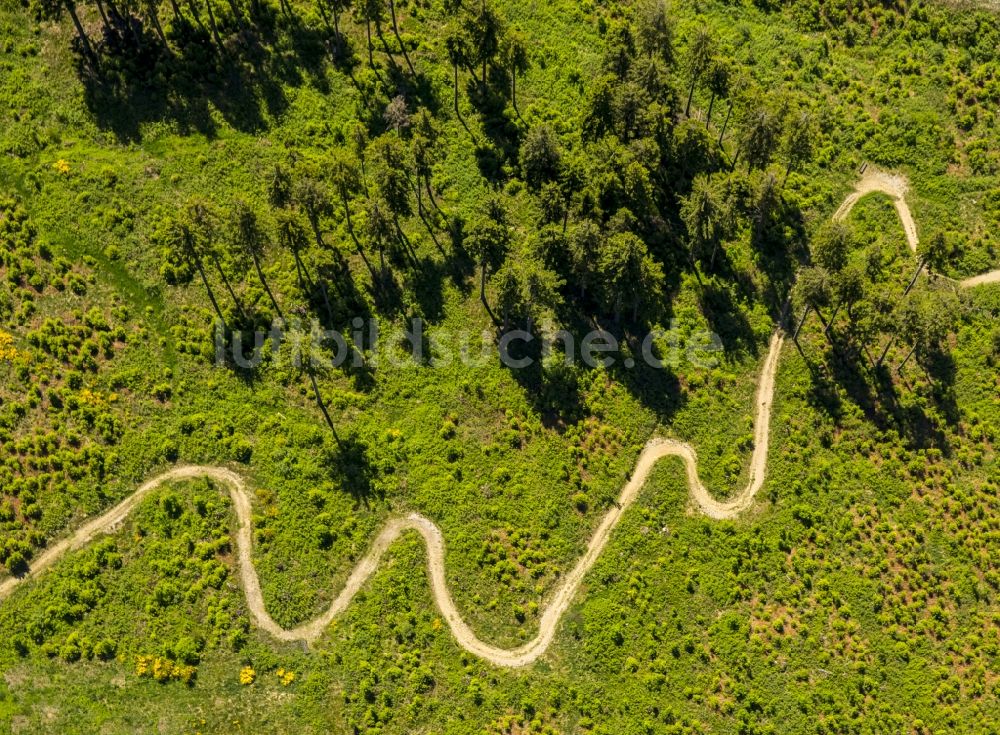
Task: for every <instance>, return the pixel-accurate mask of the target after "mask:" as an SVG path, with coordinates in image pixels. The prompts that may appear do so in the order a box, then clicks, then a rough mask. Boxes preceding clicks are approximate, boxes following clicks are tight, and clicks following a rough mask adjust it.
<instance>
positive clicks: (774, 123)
mask: <svg viewBox="0 0 1000 735" xmlns="http://www.w3.org/2000/svg"><path fill="white" fill-rule="evenodd" d="M780 133H781V121H780V119H779V118H778V116H776V115H775V114H773V113H772V112H771V111H770V110H768V109H767V108H766V107H760V108H758V109H757V110H756V111H754V112H753V113H752V114H751V115H750V119H749V120H748V121H747V125H746V128H745V129H744V131H743V143H742V147H741V149H740V150H742V151H744V152H745V153H746V157H747V168H748V169H750V170H752V169H755V168H764V167H766V166H767V164H768V163H769V162H770V161H771V156H773V155H774V150H775V147H776V146H777V144H778V136H779V135H780ZM739 155H740V151H737V153H736V158H735V159H733V168H736V162H737V161H738V160H739Z"/></svg>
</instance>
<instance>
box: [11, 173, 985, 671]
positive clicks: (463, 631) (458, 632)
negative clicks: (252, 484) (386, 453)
mask: <svg viewBox="0 0 1000 735" xmlns="http://www.w3.org/2000/svg"><path fill="white" fill-rule="evenodd" d="M906 190H907V188H906V182H905V179H902V178H901V177H899V176H894V175H891V174H886V173H884V172H881V171H877V170H872V171H870V172H868V173H867V174H866V175H865V176H864V177H863V178H862V179H861V180H860V182H859V183H858V185H857V187H856V188H855V190H854V191H853V192H852V193H851V194H850V195H849V196H848V197H847V199H845V201H844V203H843V204H842V205H841V207H840V209H838V210H837V212H836V214H835V215H834V218H835V219H842V218H844V217H846V216H847V214H848V213H849V212H850V210H851V208H852V207H853V206H854V204H855V203H857V201H858V200H859V199H860V198H861V197H862V196H864V195H865V194H868V193H870V192H873V191H881V192H883V193H885V194H888V195H889V196H890V197H892V198H893V200H894V203H895V205H896V209H897V211H898V212H899V215H900V220H901V222H902V223H903V228H904V231H905V232H906V237H907V242H908V243H909V246H910V248H911V249H912V250H914V251H916V247H917V233H916V226H915V225H914V223H913V218H912V216H911V215H910V210H909V207H908V206H907V204H906V201H905V199H904V195H905V193H906ZM996 282H1000V271H994V272H992V273H989V274H985V275H983V276H977V277H976V278H971V279H968V280H966V281H963V282H961V284H960V285H961V286H963V287H972V286H977V285H980V284H982V283H996ZM783 344H784V336H783V334H782V332H781V330H780V329H779V330H778V331H776V332H775V334H774V335H773V336H772V337H771V342H770V345H769V347H768V352H767V356H766V357H765V359H764V366H763V369H762V371H761V376H760V381H759V383H758V386H757V393H756V397H755V399H754V407H755V414H754V448H753V453H752V455H751V458H750V474H749V480H748V482H747V485H746V487H745V488H743V489H742V490H741V491H740V492H739V493H737V494H736V495H735V496H734V497H732V498H731V499H729V500H726V501H719V500H716V499H715V498H713V497H712V495H711V493H710V492H709V491H708V489H707V488H706V487H705V486H704V485H703V484H702V483H701V480H700V479H699V477H698V456H697V454H696V453H695V450H694V447H692V446H691V445H690V444H686V443H684V442H679V441H676V440H673V439H663V438H654V439H652V440H650V441H649V443H647V444H646V446H645V447H643V449H642V451H641V452H640V454H639V458H638V460H637V461H636V465H635V468H634V469H633V471H632V473H631V476H630V478H629V480H628V482H626V484H625V486H624V487H623V488H622V491H621V494H620V495H619V496H618V503H617V505H615V506H613V507H612V508H611V509H610V510H609V511H608V512H607V513H606V514H605V516H604V518H603V519H602V520H601V522H600V524H599V525H598V527H597V529H596V530H595V531H594V535H593V536H592V537H591V539H590V542H589V543H588V544H587V549H586V552H585V553H584V554H583V556H582V557H580V559H579V560H578V561H577V562H576V564H575V565H574V566H573V568H572V570H571V571H570V572H569V573H568V574H567V575H566V576H565V577H563V578H562V580H561V581H560V583H559V585H558V586H557V587H556V589H555V592H554V593H553V596H552V599H551V600H550V601H549V603H548V605H547V606H546V608H545V610H544V612H543V613H542V616H541V620H540V623H539V628H538V634H537V635H536V636H535V637H534V638H533V639H532V640H531V641H529V642H528V643H525V644H524V645H522V646H520V647H518V648H514V649H504V648H497V647H496V646H491V645H490V644H488V643H485V642H484V641H482V640H480V639H479V638H478V637H477V636H476V634H475V633H474V632H473V631H472V629H471V628H470V627H469V626H468V625H467V624H466V623H465V621H464V620H462V617H461V615H460V614H459V611H458V608H457V607H456V606H455V602H454V600H452V597H451V592H450V591H449V589H448V583H447V580H446V577H445V542H444V538H443V537H442V535H441V531H440V529H439V528H438V527H437V526H436V525H435V524H434V523H433V522H432V521H430V520H429V519H427V518H425V517H424V516H421V515H419V514H417V513H411V514H409V515H407V516H403V517H399V518H394V519H391V520H390V521H389V522H388V523H387V524H386V526H385V527H384V528H383V529H382V531H381V532H380V533H379V535H378V536H377V537H376V538H375V540H374V541H373V542H372V545H371V547H370V548H369V550H368V552H367V553H366V554H365V556H364V557H363V558H362V559H361V560H360V561H359V562H358V564H357V566H355V568H354V570H353V571H352V572H351V575H350V576H349V577H348V579H347V583H346V584H345V586H344V588H343V590H341V592H340V594H338V595H337V597H336V599H335V600H334V601H333V602H332V603H331V604H330V607H329V608H328V609H327V610H326V612H324V613H323V614H322V615H320V616H319V617H317V618H315V619H313V620H311V621H309V622H306V623H303V624H302V625H300V626H298V627H296V628H292V629H286V628H283V627H281V626H280V625H278V624H277V623H276V622H275V621H274V619H273V618H272V617H271V616H270V615H269V614H268V612H267V609H266V607H265V605H264V598H263V595H262V594H261V589H260V580H259V578H258V576H257V568H256V567H255V566H254V563H253V536H252V525H251V524H252V521H251V518H252V513H251V500H250V495H249V493H248V492H247V488H246V485H245V483H244V481H243V478H242V477H240V475H238V474H236V473H235V472H233V471H232V470H229V469H226V468H223V467H198V466H182V467H177V468H174V469H172V470H169V471H167V472H164V473H163V474H161V475H159V476H157V477H155V478H153V479H152V480H149V481H148V482H146V483H145V484H143V485H142V486H141V487H140V488H139V489H138V490H136V491H135V492H134V493H133V494H132V495H130V496H129V497H128V498H126V499H125V500H123V501H122V502H121V503H119V504H118V505H116V506H115V507H114V508H112V509H111V510H109V511H107V512H106V513H104V514H103V515H101V516H98V517H97V518H94V519H92V520H90V521H88V522H87V523H85V524H84V525H83V526H81V527H80V528H79V529H77V530H76V531H75V532H74V533H73V534H72V535H70V536H69V537H67V538H65V539H62V540H61V541H58V542H56V543H54V544H52V545H51V546H49V547H48V548H47V549H46V550H45V551H44V552H42V553H41V554H39V555H38V556H37V557H36V558H35V559H34V560H33V563H32V565H31V568H30V570H29V571H28V572H27V574H25V575H24V576H22V577H8V578H6V579H4V580H3V581H0V601H2V600H4V599H6V598H7V597H9V596H10V595H11V593H12V592H13V591H14V589H15V588H17V587H18V586H19V585H21V584H22V583H24V582H26V581H28V580H29V579H33V578H35V577H37V576H38V575H40V574H41V573H43V572H44V571H45V570H46V569H48V568H49V567H50V566H52V564H54V563H55V562H56V561H57V560H58V559H60V558H61V557H62V556H63V555H65V554H66V553H67V552H69V551H73V550H75V549H80V548H82V547H84V546H86V545H87V544H89V543H90V542H91V541H92V540H93V539H94V538H95V537H96V536H98V535H100V534H104V533H109V532H112V531H114V530H115V529H116V528H118V527H120V525H121V524H122V522H123V521H124V520H125V519H126V518H127V517H128V516H129V514H131V512H132V511H133V510H134V509H135V508H136V507H137V506H138V505H139V503H140V502H142V500H143V499H144V498H145V497H146V496H148V495H149V494H150V493H152V492H153V491H155V490H156V489H157V488H159V487H160V486H161V485H163V484H164V483H167V482H173V481H177V480H186V479H193V478H200V477H205V478H209V479H210V480H213V481H215V482H218V483H220V484H222V485H225V486H226V487H227V488H228V489H229V494H230V497H231V498H232V503H233V507H234V509H235V512H236V518H237V523H238V528H237V532H236V551H237V558H238V566H239V574H240V581H241V583H242V585H243V590H244V594H245V595H246V600H247V606H248V609H249V611H250V616H251V618H252V619H253V621H254V623H255V624H256V625H257V626H258V627H259V628H261V629H262V630H265V631H267V632H268V633H270V634H271V635H272V636H274V637H275V638H277V639H279V640H284V641H296V640H301V641H306V642H313V641H315V640H316V639H318V638H319V637H320V636H321V635H323V632H324V631H325V630H326V629H327V628H328V627H329V625H330V623H331V622H332V621H333V620H334V618H336V617H337V616H338V615H339V614H340V613H341V612H343V611H344V610H345V609H346V608H347V606H348V605H349V604H350V602H351V600H352V599H354V596H355V595H356V594H357V593H358V591H359V590H360V589H361V587H362V585H364V583H365V582H366V581H367V580H368V578H369V577H371V576H372V574H374V573H375V571H376V570H377V569H378V565H379V562H380V561H381V559H382V555H383V554H384V553H385V552H386V550H387V549H388V548H389V546H391V545H392V543H393V542H394V541H395V540H396V539H397V538H399V536H400V535H401V534H403V533H405V532H406V531H416V532H417V533H419V534H420V536H421V537H422V538H423V540H424V543H425V544H426V546H427V567H428V573H429V576H430V583H431V592H432V594H433V596H434V600H435V602H436V604H437V606H438V608H439V610H440V611H441V614H442V615H443V616H444V618H445V620H446V621H447V623H448V626H449V627H450V629H451V632H452V634H453V635H454V637H455V640H456V641H457V642H458V644H459V645H460V646H462V648H464V649H466V650H467V651H469V652H471V653H473V654H475V655H477V656H479V657H481V658H483V659H485V660H487V661H489V662H490V663H493V664H495V665H497V666H505V667H520V666H526V665H528V664H530V663H532V662H533V661H535V660H536V659H538V658H539V657H540V656H541V655H543V654H544V653H545V651H546V650H547V649H548V647H549V644H550V643H551V642H552V639H553V638H554V636H555V634H556V629H557V627H558V624H559V620H560V619H561V618H562V615H563V613H564V612H565V611H566V609H567V608H568V607H569V605H570V603H571V602H572V601H573V598H574V596H575V595H576V593H577V591H578V589H579V587H580V585H581V583H582V582H583V578H584V577H585V576H586V574H587V572H588V571H590V569H591V567H593V565H594V562H596V561H597V558H598V557H599V556H600V555H601V553H602V552H603V551H604V548H605V546H606V545H607V543H608V540H609V539H610V537H611V533H612V531H613V530H614V528H615V526H617V525H618V521H619V520H620V519H621V516H622V514H624V513H625V512H626V511H627V510H628V509H629V507H630V506H631V505H632V503H633V502H634V501H635V499H636V498H637V497H638V495H639V492H640V491H641V490H642V488H643V486H644V485H645V483H646V481H647V480H648V479H649V475H650V473H651V472H652V470H653V468H654V467H655V466H656V464H657V463H658V462H659V461H660V460H661V459H663V458H665V457H680V459H681V460H682V461H683V463H684V468H685V472H686V474H687V481H688V487H689V489H690V493H691V497H692V499H693V500H694V502H695V504H696V505H697V506H698V508H699V509H700V510H701V512H702V513H704V514H705V515H707V516H709V517H710V518H715V519H727V518H734V517H735V516H737V515H739V514H740V513H742V512H743V511H745V510H746V509H747V508H749V507H750V505H751V504H752V503H753V500H754V497H755V496H756V495H757V492H758V491H759V490H760V488H761V486H762V485H763V483H764V478H765V476H766V473H767V455H768V447H769V440H770V421H771V403H772V399H773V397H774V383H775V378H776V375H777V372H778V361H779V358H780V356H781V348H782V345H783Z"/></svg>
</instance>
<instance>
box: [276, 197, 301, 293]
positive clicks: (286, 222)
mask: <svg viewBox="0 0 1000 735" xmlns="http://www.w3.org/2000/svg"><path fill="white" fill-rule="evenodd" d="M275 219H276V220H277V235H278V245H279V247H281V248H283V249H285V250H287V251H288V252H290V253H291V254H292V258H293V259H294V260H295V273H296V276H297V277H298V281H299V288H301V289H303V290H305V288H306V286H307V284H308V282H309V281H310V278H309V274H308V272H307V271H306V269H305V266H304V265H303V263H302V259H301V253H302V250H304V249H305V246H306V237H307V236H306V231H305V228H304V227H303V226H302V221H301V220H300V219H299V216H298V215H297V214H296V213H295V212H293V211H291V210H287V209H284V210H281V211H279V212H278V213H277V215H276V217H275Z"/></svg>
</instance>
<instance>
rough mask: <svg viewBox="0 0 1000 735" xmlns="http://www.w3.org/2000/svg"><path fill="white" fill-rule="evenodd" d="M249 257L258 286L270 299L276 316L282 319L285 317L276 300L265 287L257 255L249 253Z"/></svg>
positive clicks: (265, 280)
mask: <svg viewBox="0 0 1000 735" xmlns="http://www.w3.org/2000/svg"><path fill="white" fill-rule="evenodd" d="M250 257H251V259H252V260H253V267H254V269H255V270H256V271H257V277H258V278H259V279H260V285H262V286H263V287H264V290H265V291H267V295H268V297H269V298H270V299H271V304H272V305H273V306H274V310H275V311H276V312H277V313H278V316H279V317H281V318H282V319H284V318H285V315H284V314H283V313H282V312H281V307H280V306H278V300H277V299H276V298H274V294H273V293H272V292H271V287H270V286H268V285H267V279H266V278H264V271H262V270H261V268H260V259H259V258H258V257H257V253H255V252H252V251H251V253H250Z"/></svg>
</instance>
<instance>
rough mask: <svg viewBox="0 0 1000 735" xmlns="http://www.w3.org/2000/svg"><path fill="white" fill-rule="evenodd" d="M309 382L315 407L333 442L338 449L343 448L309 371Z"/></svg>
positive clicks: (313, 376)
mask: <svg viewBox="0 0 1000 735" xmlns="http://www.w3.org/2000/svg"><path fill="white" fill-rule="evenodd" d="M309 380H310V381H312V388H313V395H315V396H316V405H318V406H319V410H320V413H322V414H323V418H324V419H326V425H327V426H328V427H329V428H330V432H331V433H332V434H333V439H334V441H336V442H337V446H338V447H343V446H344V445H343V444H342V443H341V441H340V435H339V434H337V428H336V427H335V426H334V425H333V419H331V418H330V412H329V411H327V410H326V403H324V402H323V396H321V395H320V392H319V385H317V383H316V376H315V375H313V373H312V371H311V370H310V371H309Z"/></svg>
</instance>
